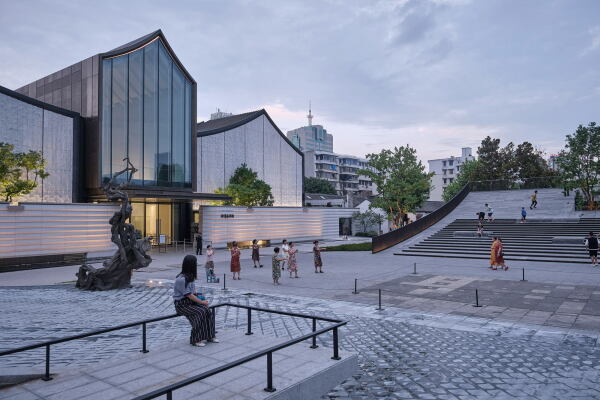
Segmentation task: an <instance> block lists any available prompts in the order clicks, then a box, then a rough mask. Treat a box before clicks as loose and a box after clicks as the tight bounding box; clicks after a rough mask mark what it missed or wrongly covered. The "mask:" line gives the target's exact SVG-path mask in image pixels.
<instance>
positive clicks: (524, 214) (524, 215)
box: [521, 207, 527, 224]
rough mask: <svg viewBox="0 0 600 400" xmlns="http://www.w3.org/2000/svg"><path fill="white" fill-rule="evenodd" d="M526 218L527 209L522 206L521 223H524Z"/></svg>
mask: <svg viewBox="0 0 600 400" xmlns="http://www.w3.org/2000/svg"><path fill="white" fill-rule="evenodd" d="M526 219H527V210H525V207H521V223H522V224H524V223H525V220H526Z"/></svg>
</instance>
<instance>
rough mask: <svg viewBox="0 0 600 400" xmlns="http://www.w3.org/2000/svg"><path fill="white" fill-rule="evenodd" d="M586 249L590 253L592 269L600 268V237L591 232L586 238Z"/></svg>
mask: <svg viewBox="0 0 600 400" xmlns="http://www.w3.org/2000/svg"><path fill="white" fill-rule="evenodd" d="M585 247H586V248H587V249H588V252H589V253H590V258H591V260H592V267H596V266H598V237H597V236H596V235H594V232H590V234H589V235H588V237H586V238H585Z"/></svg>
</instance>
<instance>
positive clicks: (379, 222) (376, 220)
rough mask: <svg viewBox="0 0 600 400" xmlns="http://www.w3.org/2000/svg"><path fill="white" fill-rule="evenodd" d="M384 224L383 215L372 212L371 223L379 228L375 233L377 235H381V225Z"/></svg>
mask: <svg viewBox="0 0 600 400" xmlns="http://www.w3.org/2000/svg"><path fill="white" fill-rule="evenodd" d="M384 222H385V218H384V217H383V215H381V214H379V213H376V212H373V223H374V224H377V226H378V227H379V230H378V231H377V234H381V225H382V224H383V223H384Z"/></svg>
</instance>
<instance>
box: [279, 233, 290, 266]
mask: <svg viewBox="0 0 600 400" xmlns="http://www.w3.org/2000/svg"><path fill="white" fill-rule="evenodd" d="M281 251H282V252H283V261H282V262H281V270H282V271H283V270H284V269H285V263H286V262H287V261H288V258H289V257H288V251H290V245H289V244H288V241H287V240H286V239H283V242H282V244H281ZM288 264H289V262H288ZM288 268H289V265H288Z"/></svg>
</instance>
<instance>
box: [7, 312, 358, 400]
mask: <svg viewBox="0 0 600 400" xmlns="http://www.w3.org/2000/svg"><path fill="white" fill-rule="evenodd" d="M219 307H238V308H243V309H246V310H247V311H248V316H247V319H246V324H247V328H246V335H252V334H253V332H252V311H253V310H254V311H259V312H267V313H271V314H279V315H286V316H289V317H298V318H309V319H312V332H311V333H307V334H305V335H302V336H300V337H297V338H294V339H291V340H288V341H287V342H284V343H281V344H279V345H276V346H272V347H269V348H267V349H265V350H261V351H258V352H256V353H253V354H250V355H248V356H246V357H242V358H240V359H238V360H235V361H232V362H230V363H228V364H225V365H222V366H220V367H217V368H213V369H211V370H209V371H206V372H203V373H201V374H198V375H195V376H193V377H191V378H187V379H185V380H182V381H180V382H177V383H174V384H171V385H168V386H165V387H163V388H161V389H157V390H155V391H153V392H150V393H147V394H145V395H142V396H138V397H136V398H135V399H136V400H146V399H154V398H156V397H159V396H162V395H166V396H167V399H168V400H171V399H172V396H173V391H174V390H177V389H179V388H182V387H184V386H187V385H189V384H191V383H194V382H197V381H200V380H202V379H205V378H208V377H210V376H213V375H216V374H218V373H220V372H223V371H227V370H228V369H231V368H234V367H237V366H239V365H242V364H244V363H247V362H249V361H252V360H255V359H257V358H260V357H262V356H264V355H266V356H267V387H265V391H267V392H274V391H275V390H276V389H275V388H274V387H273V353H274V352H275V351H277V350H281V349H284V348H286V347H289V346H292V345H294V344H297V343H300V342H303V341H305V340H308V339H312V345H311V346H310V348H311V349H315V348H317V347H318V346H317V336H319V335H322V334H324V333H327V332H329V331H333V356H332V357H331V358H332V359H334V360H340V359H341V358H340V356H339V338H338V328H340V327H342V326H344V325H346V321H341V320H337V319H333V318H325V317H318V316H314V315H305V314H300V313H293V312H287V311H279V310H269V309H267V308H260V307H252V306H246V305H242V304H235V303H220V304H215V305H213V306H210V309H211V310H212V311H213V312H212V318H213V324H214V321H215V311H216V309H217V308H219ZM177 317H180V315H178V314H171V315H165V316H162V317H157V318H151V319H146V320H143V321H137V322H131V323H129V324H124V325H119V326H115V327H111V328H105V329H98V330H95V331H91V332H86V333H82V334H79V335H74V336H68V337H64V338H60V339H55V340H50V341H47V342H42V343H37V344H32V345H28V346H23V347H18V348H16V349H11V350H5V351H2V352H0V357H2V356H7V355H10V354H15V353H21V352H24V351H28V350H33V349H39V348H42V347H45V348H46V370H45V374H44V376H43V377H42V378H41V379H42V380H44V381H49V380H52V377H51V376H50V346H52V345H55V344H59V343H64V342H68V341H71V340H77V339H83V338H86V337H90V336H96V335H101V334H103V333H108V332H114V331H118V330H121V329H127V328H132V327H135V326H140V325H141V326H142V349H141V350H140V352H142V353H148V351H149V350H148V348H147V340H146V326H147V324H149V323H152V322H159V321H164V320H167V319H171V318H177ZM317 321H324V322H331V323H333V325H330V326H328V327H325V328H321V329H319V330H317Z"/></svg>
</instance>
